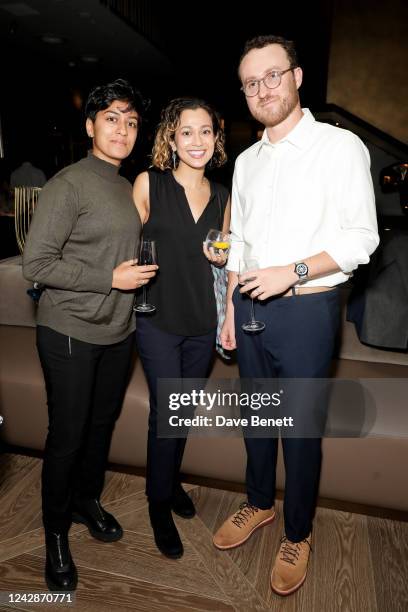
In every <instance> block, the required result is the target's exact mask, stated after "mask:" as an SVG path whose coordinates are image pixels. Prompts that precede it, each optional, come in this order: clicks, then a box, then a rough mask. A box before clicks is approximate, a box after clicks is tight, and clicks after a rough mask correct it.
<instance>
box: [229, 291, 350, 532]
mask: <svg viewBox="0 0 408 612" xmlns="http://www.w3.org/2000/svg"><path fill="white" fill-rule="evenodd" d="M238 289H239V287H237V288H236V290H235V292H234V295H233V302H234V307H235V328H236V340H237V347H238V350H237V353H238V365H239V371H240V375H241V377H243V378H276V377H278V378H326V377H327V376H328V373H329V368H330V363H331V359H332V356H333V350H334V343H335V338H336V334H337V331H338V326H339V322H340V306H339V292H338V289H333V290H331V291H326V292H321V293H310V294H303V295H293V296H290V297H281V298H272V299H269V300H266V301H265V302H259V301H256V300H255V318H257V319H259V320H261V321H263V322H265V323H266V328H265V330H264V331H262V332H260V333H258V334H248V333H246V332H244V331H243V330H242V328H241V326H242V324H243V323H244V322H246V321H248V320H249V317H250V300H249V298H248V296H246V295H241V294H240V293H239V291H238ZM306 404H307V403H306ZM301 408H302V406H300V407H299V406H298V407H297V409H298V410H299V409H301ZM305 409H307V405H306V408H305ZM245 445H246V450H247V455H248V458H247V472H246V483H247V492H248V501H249V502H250V503H251V504H253V505H254V506H257V507H258V508H263V509H266V508H270V507H271V506H272V505H273V503H274V498H275V477H276V474H275V472H276V460H277V452H278V439H277V438H246V439H245ZM282 448H283V457H284V464H285V472H286V480H285V497H284V519H285V532H286V536H287V537H288V538H289V539H290V540H291V541H292V542H299V541H301V540H303V539H305V538H306V537H307V536H308V535H309V533H310V531H311V529H312V521H313V516H314V512H315V507H316V497H317V492H318V486H319V479H320V466H321V439H320V438H304V439H300V438H290V437H286V438H285V437H283V438H282Z"/></svg>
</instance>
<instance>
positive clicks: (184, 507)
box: [171, 483, 196, 518]
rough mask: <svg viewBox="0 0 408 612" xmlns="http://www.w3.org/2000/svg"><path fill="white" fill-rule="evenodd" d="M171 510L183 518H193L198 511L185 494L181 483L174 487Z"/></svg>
mask: <svg viewBox="0 0 408 612" xmlns="http://www.w3.org/2000/svg"><path fill="white" fill-rule="evenodd" d="M171 509H172V510H173V512H175V513H176V514H178V515H179V516H181V517H182V518H193V516H195V514H196V511H195V508H194V504H193V502H192V500H191V498H190V496H189V495H188V494H187V493H186V492H185V490H184V489H183V487H182V486H181V484H180V483H178V484H177V485H176V486H175V487H174V492H173V496H172V498H171Z"/></svg>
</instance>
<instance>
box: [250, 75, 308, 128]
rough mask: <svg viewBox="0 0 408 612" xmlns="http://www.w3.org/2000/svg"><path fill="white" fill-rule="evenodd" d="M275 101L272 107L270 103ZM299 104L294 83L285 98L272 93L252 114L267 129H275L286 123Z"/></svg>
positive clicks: (260, 101)
mask: <svg viewBox="0 0 408 612" xmlns="http://www.w3.org/2000/svg"><path fill="white" fill-rule="evenodd" d="M270 100H274V102H273V104H272V105H269V104H268V102H270ZM298 103H299V94H298V90H297V89H296V85H295V84H294V83H293V85H292V86H291V88H290V90H289V92H288V93H287V95H286V96H285V97H280V96H277V95H274V94H273V93H272V92H271V95H269V96H268V97H267V98H263V99H262V100H259V101H258V104H257V105H256V107H255V108H254V109H252V111H251V112H252V114H253V116H254V117H255V119H257V120H258V121H259V122H260V123H262V124H263V125H264V126H265V127H266V128H268V127H275V126H276V125H279V124H280V123H282V121H284V120H285V119H286V118H287V117H289V115H290V114H291V113H292V112H293V110H294V109H295V108H296V106H297V105H298Z"/></svg>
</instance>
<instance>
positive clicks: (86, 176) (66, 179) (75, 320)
mask: <svg viewBox="0 0 408 612" xmlns="http://www.w3.org/2000/svg"><path fill="white" fill-rule="evenodd" d="M140 231H141V222H140V218H139V215H138V213H137V211H136V208H135V206H134V203H133V199H132V187H131V185H130V183H129V182H128V181H127V180H126V179H125V178H123V177H121V176H120V175H119V174H118V167H117V166H114V165H113V164H110V163H108V162H106V161H103V160H101V159H99V158H98V157H95V156H94V155H92V154H91V153H89V154H88V157H87V158H84V159H81V160H80V161H79V162H77V163H76V164H73V165H71V166H68V167H67V168H64V169H63V170H61V172H59V173H58V174H56V175H55V176H54V177H53V178H52V179H51V180H50V181H48V183H47V184H46V185H45V187H44V188H43V189H42V191H41V194H40V198H39V202H38V205H37V208H36V211H35V214H34V216H33V220H32V223H31V226H30V230H29V233H28V237H27V242H26V245H25V248H24V254H23V273H24V276H25V278H27V279H29V280H32V281H38V282H40V283H43V284H44V285H46V289H45V291H44V292H43V294H42V296H41V299H40V303H39V306H38V313H37V323H38V324H39V325H46V326H47V327H51V328H52V329H54V330H56V331H58V332H60V333H62V334H66V335H67V336H72V337H73V338H77V339H78V340H83V341H84V342H91V343H94V344H113V343H115V342H120V341H121V340H123V339H124V338H126V336H127V335H128V334H129V333H131V332H132V331H133V330H134V328H135V317H134V316H133V311H132V305H133V297H134V294H133V292H131V291H129V292H127V291H120V290H118V289H112V274H113V269H114V268H115V267H116V266H117V265H118V264H120V263H121V262H122V261H125V260H129V259H133V258H134V257H135V256H136V254H137V250H138V245H139V236H140Z"/></svg>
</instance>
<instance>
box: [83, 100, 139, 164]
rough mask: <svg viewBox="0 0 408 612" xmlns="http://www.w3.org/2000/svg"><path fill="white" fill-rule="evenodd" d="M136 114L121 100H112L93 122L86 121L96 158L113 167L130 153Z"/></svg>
mask: <svg viewBox="0 0 408 612" xmlns="http://www.w3.org/2000/svg"><path fill="white" fill-rule="evenodd" d="M138 119H139V117H138V114H137V112H136V111H135V110H132V109H129V104H128V102H126V101H123V100H114V102H112V104H111V105H110V106H108V108H105V109H104V110H101V111H99V112H98V113H97V114H96V118H95V121H92V120H91V119H87V120H86V131H87V134H88V136H89V137H90V138H92V139H93V143H92V152H93V154H94V155H95V156H96V157H99V158H100V159H103V160H104V161H107V162H109V163H111V164H115V166H119V164H120V162H121V161H122V160H123V159H126V157H128V155H129V154H130V153H131V151H132V149H133V146H134V144H135V142H136V137H137V129H138Z"/></svg>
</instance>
